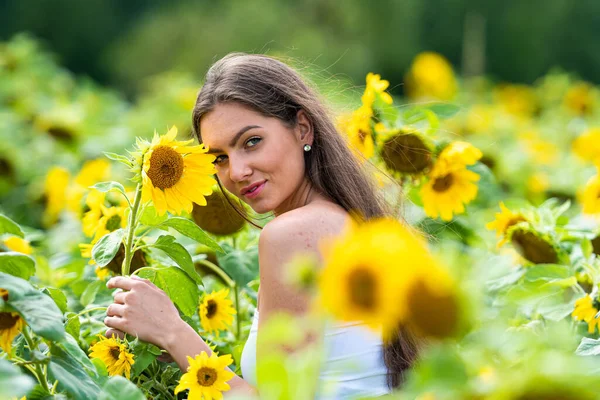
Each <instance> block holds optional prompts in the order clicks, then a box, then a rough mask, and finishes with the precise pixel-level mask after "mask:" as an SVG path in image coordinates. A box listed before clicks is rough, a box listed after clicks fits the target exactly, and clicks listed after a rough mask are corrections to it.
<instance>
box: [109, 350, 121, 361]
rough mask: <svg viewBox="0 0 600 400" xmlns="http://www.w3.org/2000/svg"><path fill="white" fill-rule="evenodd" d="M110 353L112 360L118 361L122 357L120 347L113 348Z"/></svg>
mask: <svg viewBox="0 0 600 400" xmlns="http://www.w3.org/2000/svg"><path fill="white" fill-rule="evenodd" d="M109 352H110V356H111V357H112V358H114V359H115V360H118V359H119V356H120V355H121V351H120V350H119V348H118V347H111V348H110V350H109Z"/></svg>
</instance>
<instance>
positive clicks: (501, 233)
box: [485, 202, 526, 247]
mask: <svg viewBox="0 0 600 400" xmlns="http://www.w3.org/2000/svg"><path fill="white" fill-rule="evenodd" d="M523 221H526V219H525V217H524V216H523V214H521V213H515V212H512V211H511V210H509V209H508V208H507V207H506V206H505V205H504V203H503V202H500V212H499V213H496V219H495V220H494V221H492V222H489V223H488V224H486V226H485V227H486V228H487V229H489V230H495V231H496V237H497V238H502V240H500V241H499V242H498V247H502V246H503V245H504V244H505V243H506V242H507V239H506V231H507V230H508V228H510V227H512V226H513V225H516V224H518V223H519V222H523Z"/></svg>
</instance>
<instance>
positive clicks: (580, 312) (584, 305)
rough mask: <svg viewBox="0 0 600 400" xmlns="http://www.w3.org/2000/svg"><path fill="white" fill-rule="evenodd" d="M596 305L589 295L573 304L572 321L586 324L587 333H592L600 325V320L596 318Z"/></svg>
mask: <svg viewBox="0 0 600 400" xmlns="http://www.w3.org/2000/svg"><path fill="white" fill-rule="evenodd" d="M596 305H597V302H595V301H594V300H593V299H592V298H591V297H590V295H589V294H586V295H585V297H582V298H580V299H579V300H577V301H576V302H575V309H574V310H573V312H572V313H571V316H572V317H573V318H574V319H576V320H578V321H585V322H586V323H587V324H588V333H594V332H595V331H596V327H597V326H599V323H600V318H596V314H598V307H597V306H596Z"/></svg>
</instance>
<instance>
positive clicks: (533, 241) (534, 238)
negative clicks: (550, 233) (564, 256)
mask: <svg viewBox="0 0 600 400" xmlns="http://www.w3.org/2000/svg"><path fill="white" fill-rule="evenodd" d="M507 232H508V233H507V235H506V238H507V239H508V240H510V242H511V243H512V245H513V246H514V248H515V249H516V250H517V252H518V253H519V254H520V255H521V256H522V257H523V258H524V259H525V260H527V261H529V262H531V263H533V264H557V263H558V262H559V254H558V251H557V248H556V247H555V246H554V244H553V242H552V240H551V239H550V238H548V237H547V236H546V235H543V234H541V233H539V232H537V231H535V230H534V229H532V228H531V227H529V226H528V224H525V223H519V224H515V225H513V226H512V227H510V228H508V229H507Z"/></svg>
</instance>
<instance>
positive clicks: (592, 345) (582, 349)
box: [575, 337, 600, 356]
mask: <svg viewBox="0 0 600 400" xmlns="http://www.w3.org/2000/svg"><path fill="white" fill-rule="evenodd" d="M575 354H577V355H578V356H597V355H600V339H590V338H587V337H584V338H582V339H581V343H579V346H578V347H577V350H575Z"/></svg>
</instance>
